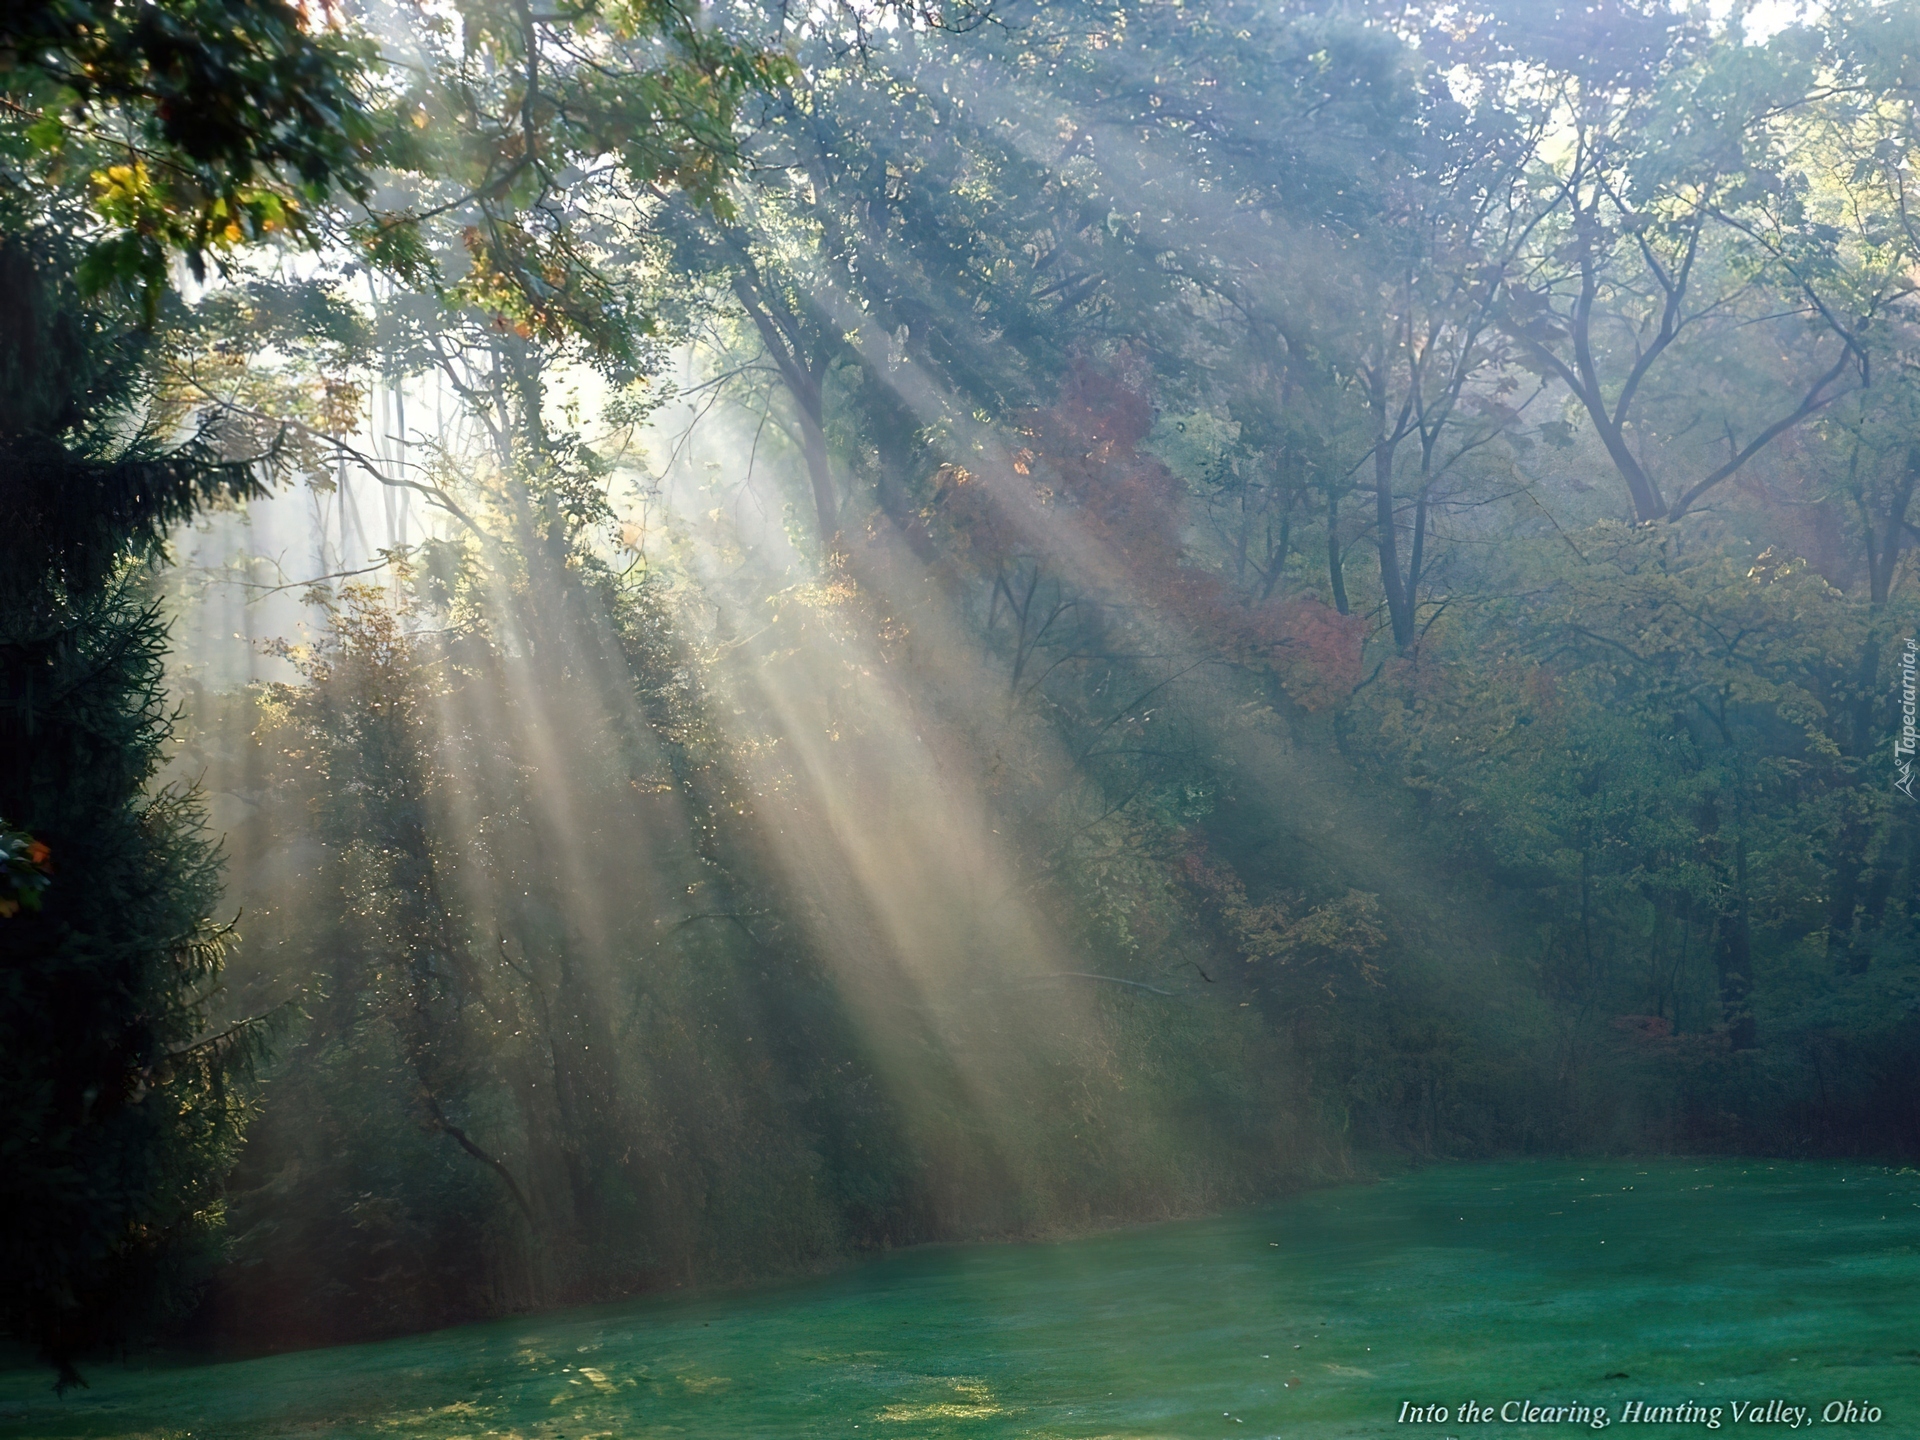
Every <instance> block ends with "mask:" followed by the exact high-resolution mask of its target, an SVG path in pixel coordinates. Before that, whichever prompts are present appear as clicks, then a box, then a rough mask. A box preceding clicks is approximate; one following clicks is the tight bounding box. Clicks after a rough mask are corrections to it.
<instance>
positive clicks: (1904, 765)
mask: <svg viewBox="0 0 1920 1440" xmlns="http://www.w3.org/2000/svg"><path fill="white" fill-rule="evenodd" d="M1916 667H1920V645H1916V644H1915V642H1914V639H1913V637H1912V636H1911V635H1909V636H1908V637H1907V648H1906V649H1905V650H1903V651H1902V652H1901V654H1900V734H1899V736H1898V737H1897V738H1896V739H1895V740H1894V742H1893V768H1894V781H1893V788H1894V789H1896V790H1898V791H1899V792H1900V793H1901V794H1902V795H1904V796H1906V797H1907V798H1908V799H1909V800H1911V799H1913V752H1914V742H1915V740H1916V739H1920V732H1916V730H1915V729H1914V723H1913V721H1914V694H1915V688H1916V676H1915V670H1916Z"/></svg>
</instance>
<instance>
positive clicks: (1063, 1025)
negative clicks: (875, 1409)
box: [0, 0, 1920, 1433]
mask: <svg viewBox="0 0 1920 1440" xmlns="http://www.w3.org/2000/svg"><path fill="white" fill-rule="evenodd" d="M1917 146H1920V7H1916V6H1915V5H1914V4H1912V3H1911V0H1823V3H1820V4H1817V5H1816V4H1808V5H1794V4H1790V3H1772V4H1754V3H1748V0H1734V3H1731V4H1718V5H1705V4H1692V3H1678V0H1675V3H1669V0H1592V3H1578V0H1458V3H1456V0H1265V3H1256V0H815V3H813V4H811V5H808V6H794V5H791V4H789V3H788V0H779V3H777V4H775V3H763V0H705V3H695V0H14V3H11V4H9V5H7V6H5V7H4V9H3V10H0V515H4V524H0V757H4V758H0V1115H4V1117H5V1121H4V1129H3V1130H0V1251H4V1260H3V1261H0V1264H3V1265H4V1269H5V1271H6V1272H7V1274H8V1276H9V1279H10V1282H11V1283H9V1284H8V1285H7V1286H6V1287H4V1288H3V1289H0V1318H3V1320H4V1326H3V1327H0V1328H3V1329H4V1333H5V1335H6V1336H7V1337H8V1338H9V1340H10V1341H11V1342H13V1343H15V1344H17V1346H19V1347H20V1348H21V1351H22V1353H23V1354H24V1355H27V1356H30V1357H32V1359H33V1360H34V1362H35V1363H36V1364H38V1365H39V1366H40V1367H41V1370H40V1374H41V1377H42V1380H41V1383H42V1384H44V1383H45V1381H46V1380H47V1379H49V1378H51V1379H54V1380H57V1382H58V1383H59V1384H60V1385H61V1386H62V1387H63V1388H65V1387H68V1386H71V1385H74V1384H76V1383H85V1382H86V1381H88V1380H89V1379H90V1378H91V1376H92V1374H93V1373H94V1367H95V1366H97V1365H98V1364H100V1363H104V1361H105V1359H106V1358H107V1357H112V1356H115V1355H121V1354H125V1353H127V1351H128V1349H129V1347H136V1348H137V1347H140V1346H145V1345H148V1344H150V1343H151V1342H153V1341H155V1340H156V1339H158V1340H160V1341H163V1342H165V1343H166V1344H168V1345H170V1346H175V1347H184V1348H186V1349H189V1350H192V1351H195V1352H198V1353H217V1354H255V1353H261V1352H266V1351H278V1350H287V1349H292V1348H296V1347H303V1346H313V1345H320V1344H331V1343H338V1342H344V1341H358V1340H370V1339H377V1338H380V1337H389V1336H399V1335H406V1334H412V1333H415V1332H420V1331H424V1330H429V1329H433V1328H435V1327H441V1326H446V1325H449V1324H454V1323H456V1322H465V1321H475V1320H484V1319H488V1318H491V1317H500V1316H508V1315H515V1314H521V1313H529V1312H542V1311H547V1310H552V1309H555V1308H558V1307H563V1306H574V1305H583V1304H591V1303H599V1302H605V1301H613V1300H619V1299H625V1298H628V1297H633V1296H637V1295H642V1294H648V1293H652V1292H659V1291H670V1290H674V1289H686V1290H698V1289H700V1288H702V1287H714V1286H727V1285H736V1284H741V1283H745V1282H750V1281H765V1280H769V1279H772V1278H777V1277H783V1276H795V1275H805V1274H812V1273H819V1272H824V1271H827V1270H829V1269H832V1268H833V1267H837V1266H841V1265H843V1264H845V1263H847V1262H849V1261H851V1260H853V1259H855V1258H856V1257H859V1256H863V1255H867V1254H870V1253H875V1252H881V1251H888V1250H895V1249H899V1248H902V1247H908V1246H914V1245H919V1244H922V1243H923V1242H930V1241H961V1240H1002V1239H1009V1238H1026V1239H1032V1238H1045V1237H1056V1236H1064V1235H1071V1234H1080V1233H1086V1232H1092V1231H1097V1230H1103V1229H1108V1228H1111V1227H1115V1226H1119V1225H1123V1224H1128V1223H1133V1222H1142V1221H1152V1220H1165V1219H1170V1218H1175V1217H1192V1216H1204V1215H1214V1214H1220V1213H1222V1212H1227V1211H1231V1210H1234V1209H1236V1208H1240V1207H1246V1206H1249V1205H1253V1204H1256V1203H1261V1202H1265V1201H1268V1200H1271V1199H1273V1198H1274V1197H1277V1196H1282V1195H1286V1194H1290V1193H1293V1192H1296V1191H1303V1190H1306V1189H1309V1188H1312V1187H1322V1186H1327V1185H1333V1184H1339V1183H1344V1182H1350V1181H1355V1180H1361V1179H1365V1178H1366V1177H1369V1176H1373V1175H1378V1174H1386V1173H1397V1172H1399V1171H1401V1170H1404V1169H1406V1168H1407V1167H1410V1166H1423V1165H1427V1164H1430V1163H1432V1162H1437V1161H1456V1160H1469V1159H1473V1160H1490V1159H1498V1158H1501V1157H1524V1156H1558V1157H1566V1156H1576V1157H1577V1156H1595V1157H1607V1156H1660V1155H1713V1154H1724V1155H1740V1156H1766V1157H1822V1156H1825V1157H1849V1158H1852V1157H1859V1158H1863V1159H1871V1160H1874V1161H1876V1162H1884V1163H1887V1164H1891V1165H1898V1164H1903V1163H1907V1162H1911V1161H1914V1160H1915V1159H1916V1157H1917V1156H1920V946H1917V942H1920V811H1916V808H1915V800H1914V795H1913V790H1912V786H1913V773H1912V766H1913V761H1914V758H1915V740H1916V721H1915V707H1916V702H1915V694H1916V683H1917V682H1916V666H1917V664H1920V649H1917V648H1916V647H1917V645H1920V639H1917V637H1920V597H1917V595H1916V587H1917V586H1920V574H1916V568H1917V567H1916V565H1915V563H1914V561H1913V556H1914V553H1915V550H1916V545H1920V514H1917V513H1916V512H1914V511H1913V509H1912V503H1913V501H1914V499H1915V491H1916V487H1917V486H1920V175H1916V171H1915V163H1916V154H1920V150H1917V148H1916V147H1917ZM1449 1218H1451V1217H1450V1216H1449ZM1464 1218H1465V1217H1464V1216H1463V1217H1462V1219H1463V1220H1464ZM1276 1348H1278V1347H1276ZM583 1373H588V1374H592V1373H595V1372H583ZM596 1383H598V1382H596ZM1289 1383H1292V1382H1289ZM1689 1393H1692V1392H1689ZM556 1403H558V1402H556ZM156 1433H157V1432H156Z"/></svg>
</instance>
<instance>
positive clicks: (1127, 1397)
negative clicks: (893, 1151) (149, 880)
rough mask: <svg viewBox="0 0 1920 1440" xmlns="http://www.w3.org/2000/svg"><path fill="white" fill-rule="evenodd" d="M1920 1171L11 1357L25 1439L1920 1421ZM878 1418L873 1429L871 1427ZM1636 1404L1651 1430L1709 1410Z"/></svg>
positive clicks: (1384, 1431) (1191, 1227) (1771, 1177)
mask: <svg viewBox="0 0 1920 1440" xmlns="http://www.w3.org/2000/svg"><path fill="white" fill-rule="evenodd" d="M1917 1247H1920V1175H1916V1174H1914V1173H1913V1172H1911V1171H1902V1172H1899V1173H1897V1174H1896V1173H1892V1172H1889V1171H1887V1170H1884V1169H1882V1168H1880V1167H1878V1166H1869V1165H1851V1166H1849V1165H1834V1164H1802V1163H1779V1162H1776V1163H1771V1164H1769V1163H1767V1162H1765V1161H1746V1162H1739V1161H1734V1162H1729V1161H1722V1160H1715V1161H1699V1162H1689V1161H1647V1160H1643V1161H1635V1162H1611V1161H1609V1162H1606V1163H1591V1162H1586V1163H1578V1164H1568V1163H1561V1162H1557V1161H1556V1162H1552V1163H1515V1164H1500V1165H1474V1166H1451V1167H1444V1168H1439V1169H1432V1170H1427V1171H1423V1172H1419V1173H1416V1174H1412V1175H1409V1176H1405V1177H1402V1178H1398V1179H1394V1180H1390V1181H1386V1182H1383V1183H1380V1184H1377V1185H1371V1186H1358V1187H1349V1188H1344V1189H1339V1190H1330V1191H1323V1192H1319V1193H1316V1194H1312V1195H1306V1196H1302V1197H1299V1198H1297V1199H1294V1200H1291V1201H1288V1202H1286V1203H1285V1204H1282V1205H1278V1206H1275V1207H1273V1208H1271V1209H1267V1210H1262V1211H1258V1212H1254V1213H1249V1214H1242V1215H1235V1216H1230V1217H1227V1218H1223V1219H1217V1220H1209V1221H1202V1222H1197V1223H1187V1224H1174V1225H1163V1226H1154V1227H1151V1228H1146V1229H1139V1230H1133V1231H1127V1232H1124V1233H1118V1234H1109V1235H1102V1236H1097V1237H1094V1238H1091V1239H1084V1240H1076V1241H1069V1242H1064V1243H1059V1244H1034V1245H1005V1246H978V1247H952V1248H937V1249H927V1250H919V1251H914V1252H910V1253H904V1254H901V1255H897V1256H894V1257H891V1258H888V1259H884V1260H880V1261H877V1262H874V1263H871V1264H867V1265H864V1266H861V1267H859V1268H857V1269H854V1270H850V1271H847V1272H844V1273H842V1274H839V1275H836V1276H834V1277H831V1278H829V1279H825V1280H815V1281H807V1282H804V1283H796V1284H790V1285H784V1286H779V1287H772V1288H767V1289H762V1290H758V1291H754V1292H751V1293H744V1294H725V1295H709V1296H703V1297H695V1298H673V1299H656V1300H648V1301H640V1302H635V1303H631V1304H626V1305H620V1306H612V1307H602V1308H598V1309H593V1310H577V1311H568V1312H565V1313H560V1314H550V1315H543V1316H540V1317H537V1318H531V1319H520V1320H511V1321H501V1322H496V1323H493V1324H487V1325H476V1326H469V1327H465V1328H461V1329H457V1330H446V1331H441V1332H439V1333H436V1334H432V1335H423V1336H418V1337H415V1338H412V1339H406V1340H394V1341H388V1342H385V1343H380V1344H370V1345H356V1346H346V1347H342V1348H339V1349H332V1350H317V1351H307V1352H303V1353H299V1354H292V1355H281V1356H275V1357H272V1358H268V1359H258V1360H245V1361H236V1362H230V1363H223V1364H213V1365H196V1366H172V1365H153V1366H132V1367H119V1366H102V1367H97V1368H96V1369H95V1370H94V1371H93V1372H92V1374H91V1379H92V1382H93V1386H92V1389H91V1390H90V1391H87V1392H83V1393H80V1394H77V1395H74V1396H70V1397H68V1398H67V1399H65V1400H56V1399H55V1398H54V1397H53V1396H52V1395H51V1393H50V1392H49V1390H48V1388H47V1381H46V1377H45V1376H44V1375H42V1374H33V1373H25V1372H12V1373H9V1374H7V1375H5V1376H0V1436H3V1437H28V1436H32V1437H42V1436H44V1437H54V1436H101V1437H104V1436H126V1437H133V1436H139V1437H149V1440H160V1437H178V1436H188V1435H190V1436H192V1437H194V1440H203V1437H249V1440H252V1437H268V1436H303V1437H314V1440H321V1437H331V1436H393V1437H414V1436H419V1437H423V1440H451V1437H456V1436H460V1437H473V1440H480V1437H503V1436H517V1437H527V1440H532V1437H540V1440H559V1437H565V1440H591V1437H603V1440H604V1437H615V1436H617V1437H621V1440H641V1437H667V1436H686V1437H699V1440H725V1437H736V1436H739V1437H746V1436H834V1437H843V1440H867V1437H874V1440H927V1437H935V1436H958V1437H978V1440H998V1437H1013V1436H1021V1437H1061V1440H1066V1437H1075V1440H1091V1437H1098V1436H1129V1437H1181V1440H1189V1437H1192V1440H1213V1437H1234V1440H1252V1437H1271V1436H1281V1437H1286V1440H1294V1437H1299V1440H1332V1437H1345V1436H1354V1437H1360V1436H1375V1437H1377V1436H1386V1435H1388V1434H1394V1435H1409V1436H1411V1435H1429V1436H1442V1435H1455V1436H1468V1435H1489V1436H1491V1435H1515V1436H1553V1435H1559V1436H1571V1435H1575V1434H1581V1433H1589V1432H1588V1431H1587V1428H1586V1427H1583V1426H1578V1425H1570V1424H1558V1425H1536V1426H1526V1425H1506V1424H1500V1423H1498V1422H1497V1421H1496V1422H1495V1423H1492V1424H1481V1425H1472V1424H1468V1425H1461V1424H1457V1423H1449V1424H1444V1425H1412V1424H1406V1425H1402V1424H1398V1423H1396V1421H1397V1417H1398V1416H1399V1414H1400V1410H1401V1406H1402V1404H1403V1402H1413V1403H1414V1404H1416V1405H1427V1404H1445V1405H1447V1406H1449V1407H1457V1406H1458V1405H1459V1404H1460V1403H1461V1402H1463V1401H1476V1402H1492V1403H1493V1404H1494V1405H1496V1406H1497V1405H1499V1404H1500V1403H1501V1402H1503V1401H1506V1400H1510V1399H1512V1400H1524V1399H1533V1400H1539V1401H1551V1402H1555V1403H1569V1402H1571V1403H1578V1404H1585V1405H1599V1406H1605V1407H1607V1409H1608V1412H1609V1414H1610V1415H1611V1416H1612V1417H1613V1419H1614V1422H1615V1424H1618V1423H1619V1416H1620V1409H1621V1406H1622V1404H1623V1403H1624V1402H1626V1401H1629V1400H1633V1399H1639V1400H1642V1401H1646V1402H1648V1403H1658V1404H1663V1405H1665V1404H1678V1403H1682V1402H1693V1403H1695V1404H1698V1405H1701V1406H1704V1407H1708V1408H1711V1407H1714V1406H1719V1407H1722V1415H1721V1423H1720V1427H1719V1428H1720V1429H1721V1430H1723V1431H1730V1432H1732V1433H1733V1434H1736V1435H1738V1434H1745V1433H1748V1432H1750V1431H1753V1430H1755V1429H1756V1428H1758V1429H1759V1430H1760V1432H1761V1433H1763V1434H1779V1433H1782V1432H1783V1431H1784V1429H1785V1427H1784V1426H1780V1425H1772V1426H1762V1427H1755V1426H1753V1425H1751V1424H1750V1423H1743V1424H1740V1425H1737V1426H1736V1425H1734V1424H1733V1423H1732V1417H1731V1410H1730V1405H1731V1403H1732V1402H1736V1401H1738V1402H1742V1403H1743V1404H1744V1403H1745V1402H1750V1401H1751V1402H1761V1403H1763V1404H1764V1402H1766V1401H1768V1400H1770V1399H1784V1400H1786V1401H1788V1402H1790V1403H1792V1404H1796V1405H1807V1406H1809V1407H1810V1408H1811V1409H1812V1411H1813V1413H1814V1414H1815V1415H1816V1416H1817V1415H1818V1413H1819V1410H1820V1407H1821V1406H1824V1405H1825V1404H1826V1403H1827V1402H1828V1401H1831V1400H1840V1401H1845V1400H1848V1399H1852V1400H1855V1401H1858V1402H1865V1403H1870V1404H1872V1405H1876V1406H1878V1407H1879V1408H1880V1410H1881V1412H1882V1417H1883V1418H1882V1420H1881V1422H1880V1423H1879V1424H1878V1425H1871V1426H1859V1427H1848V1426H1843V1425H1825V1424H1822V1425H1819V1426H1818V1428H1819V1429H1820V1430H1821V1431H1822V1432H1824V1433H1828V1434H1832V1435H1834V1436H1836V1437H1837V1436H1840V1435H1842V1434H1846V1433H1860V1434H1867V1435H1880V1436H1885V1437H1888V1440H1893V1437H1906V1436H1914V1435H1920V1248H1917ZM856 1427H858V1428H856ZM1707 1432H1708V1427H1707V1426H1705V1425H1703V1424H1695V1425H1675V1426H1660V1425H1643V1424H1636V1425H1629V1426H1627V1427H1626V1433H1627V1434H1629V1435H1633V1436H1642V1435H1645V1436H1666V1435H1674V1434H1691V1435H1703V1434H1705V1433H1707Z"/></svg>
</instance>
